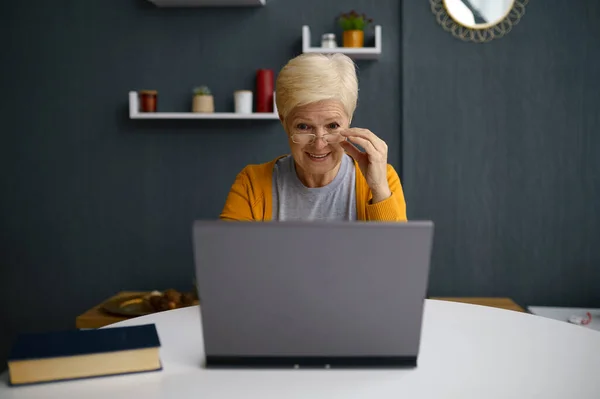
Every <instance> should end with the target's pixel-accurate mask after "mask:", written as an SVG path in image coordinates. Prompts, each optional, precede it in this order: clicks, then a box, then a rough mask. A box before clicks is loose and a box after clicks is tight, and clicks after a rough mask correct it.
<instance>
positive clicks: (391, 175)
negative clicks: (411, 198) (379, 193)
mask: <svg viewBox="0 0 600 399" xmlns="http://www.w3.org/2000/svg"><path fill="white" fill-rule="evenodd" d="M387 179H388V184H389V186H390V191H391V192H392V195H390V196H389V197H388V198H386V199H384V200H383V201H380V202H378V203H376V204H372V203H371V198H369V201H368V202H367V209H366V219H367V220H371V221H380V222H406V221H407V218H406V202H405V200H404V191H403V190H402V183H401V182H400V178H399V177H398V174H397V173H396V170H395V169H394V167H393V166H392V165H389V164H388V166H387Z"/></svg>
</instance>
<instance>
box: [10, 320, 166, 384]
mask: <svg viewBox="0 0 600 399" xmlns="http://www.w3.org/2000/svg"><path fill="white" fill-rule="evenodd" d="M159 349H160V339H159V338H158V333H157V331H156V326H155V325H154V324H146V325H141V326H132V327H114V328H102V329H97V330H69V331H57V332H47V333H28V334H21V335H19V336H18V337H17V340H16V342H15V343H14V345H13V347H12V350H11V352H10V354H9V358H8V370H9V376H10V383H11V384H12V385H21V384H33V383H40V382H51V381H60V380H70V379H79V378H89V377H99V376H108V375H117V374H127V373H139V372H145V371H157V370H161V369H162V366H161V363H160V356H159Z"/></svg>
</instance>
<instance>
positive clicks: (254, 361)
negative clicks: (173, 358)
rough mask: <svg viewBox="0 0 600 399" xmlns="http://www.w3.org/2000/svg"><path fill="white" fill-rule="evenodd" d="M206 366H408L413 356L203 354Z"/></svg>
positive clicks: (412, 363)
mask: <svg viewBox="0 0 600 399" xmlns="http://www.w3.org/2000/svg"><path fill="white" fill-rule="evenodd" d="M206 367H207V368H411V367H417V356H341V357H340V356H331V357H328V356H289V357H288V356H206Z"/></svg>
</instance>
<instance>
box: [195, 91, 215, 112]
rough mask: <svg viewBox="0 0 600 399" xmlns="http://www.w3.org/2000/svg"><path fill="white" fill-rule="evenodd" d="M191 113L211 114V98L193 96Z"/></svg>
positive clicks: (213, 107) (212, 110) (213, 109)
mask: <svg viewBox="0 0 600 399" xmlns="http://www.w3.org/2000/svg"><path fill="white" fill-rule="evenodd" d="M192 111H193V112H202V113H213V112H215V102H214V100H213V96H201V95H195V96H194V101H193V103H192Z"/></svg>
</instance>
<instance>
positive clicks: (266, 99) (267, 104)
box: [256, 69, 274, 112]
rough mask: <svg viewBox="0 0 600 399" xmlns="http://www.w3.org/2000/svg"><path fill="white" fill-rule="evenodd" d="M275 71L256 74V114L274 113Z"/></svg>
mask: <svg viewBox="0 0 600 399" xmlns="http://www.w3.org/2000/svg"><path fill="white" fill-rule="evenodd" d="M273 86H274V81H273V70H272V69H259V70H258V71H257V72H256V112H273Z"/></svg>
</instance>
